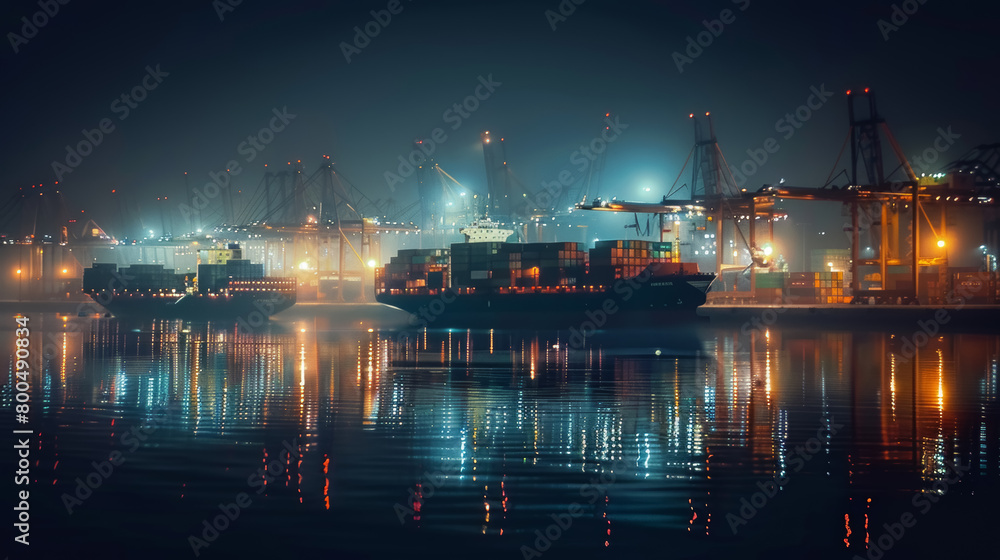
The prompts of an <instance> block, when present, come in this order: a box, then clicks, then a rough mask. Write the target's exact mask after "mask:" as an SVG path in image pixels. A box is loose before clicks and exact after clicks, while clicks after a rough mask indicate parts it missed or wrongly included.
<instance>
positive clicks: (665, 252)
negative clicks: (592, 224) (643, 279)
mask: <svg viewBox="0 0 1000 560" xmlns="http://www.w3.org/2000/svg"><path fill="white" fill-rule="evenodd" d="M671 250H672V245H671V243H670V242H660V241H643V240H639V239H624V240H622V239H619V240H615V241H598V242H597V243H596V245H595V246H594V248H593V249H591V250H590V278H591V281H592V282H594V283H598V284H604V285H610V284H611V283H612V282H614V281H615V280H616V279H619V278H632V277H634V276H638V275H639V274H641V273H642V271H643V270H644V269H645V268H646V266H648V265H649V264H651V263H653V264H656V265H658V266H659V268H658V269H657V273H658V274H671V273H673V272H677V271H678V270H673V268H675V267H669V266H667V265H670V264H674V263H673V253H672V252H671ZM686 264H688V269H690V270H688V269H685V272H697V271H698V270H697V265H695V264H694V263H686ZM677 268H679V267H677Z"/></svg>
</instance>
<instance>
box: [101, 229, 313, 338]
mask: <svg viewBox="0 0 1000 560" xmlns="http://www.w3.org/2000/svg"><path fill="white" fill-rule="evenodd" d="M203 254H204V255H205V257H206V258H204V259H203V258H202V255H203ZM297 286H298V283H297V280H296V279H295V278H279V277H268V276H264V265H263V264H255V263H252V262H250V261H249V260H247V259H243V258H242V250H241V249H240V246H239V245H238V244H236V243H231V244H229V245H228V247H227V248H225V249H204V250H202V251H199V253H198V274H197V276H195V277H191V275H190V274H182V273H176V272H174V270H173V269H164V268H163V265H159V264H133V265H131V266H128V267H124V268H122V269H120V270H119V269H118V267H117V265H115V264H113V263H94V264H93V266H92V267H91V268H89V269H86V270H84V272H83V291H84V293H86V294H88V295H89V296H90V297H91V298H93V299H94V301H96V302H97V303H99V304H101V305H102V306H104V307H105V308H106V309H107V310H108V311H110V312H111V313H112V314H113V315H115V316H116V317H130V318H162V319H189V320H205V321H209V320H212V321H214V320H227V319H237V318H243V319H245V320H247V321H249V322H251V323H252V322H253V320H254V318H261V319H266V318H267V317H270V316H271V315H273V314H275V313H278V312H279V311H283V310H285V309H288V308H289V307H291V306H292V305H294V304H295V296H296V291H297Z"/></svg>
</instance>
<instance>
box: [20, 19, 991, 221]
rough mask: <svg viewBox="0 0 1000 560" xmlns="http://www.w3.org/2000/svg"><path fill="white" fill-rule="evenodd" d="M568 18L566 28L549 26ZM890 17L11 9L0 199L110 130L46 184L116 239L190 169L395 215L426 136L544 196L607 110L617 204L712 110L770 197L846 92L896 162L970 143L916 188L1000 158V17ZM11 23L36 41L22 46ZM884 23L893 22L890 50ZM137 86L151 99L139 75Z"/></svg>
mask: <svg viewBox="0 0 1000 560" xmlns="http://www.w3.org/2000/svg"><path fill="white" fill-rule="evenodd" d="M43 3H44V0H43ZM52 3H53V4H56V2H55V0H52ZM95 4H97V5H96V6H95ZM390 4H392V5H393V7H395V8H396V10H397V11H398V13H396V14H390V15H391V21H389V22H388V24H387V25H385V26H381V25H375V24H372V27H370V28H376V27H377V28H378V35H377V36H375V37H374V38H371V39H370V42H369V44H367V46H364V47H363V48H361V49H359V50H360V52H357V51H353V52H352V53H350V62H348V61H347V60H346V57H345V54H344V52H343V49H344V47H343V46H342V44H344V43H347V44H350V43H352V42H353V41H354V40H355V35H356V32H355V29H354V28H355V26H358V27H362V28H363V27H364V26H365V25H366V24H368V23H369V22H370V21H372V20H373V19H374V18H373V16H372V14H371V13H370V12H371V11H372V10H376V11H382V10H386V9H387V7H389V6H390ZM560 6H562V8H561V9H562V11H563V12H564V13H568V15H565V16H559V17H555V16H554V15H553V14H558V13H559V11H560ZM222 7H224V9H223V8H222ZM895 7H896V11H897V15H896V22H897V23H899V22H900V20H901V14H904V13H905V12H904V11H903V9H904V8H905V9H907V10H909V11H913V9H914V7H916V8H917V9H916V12H915V13H912V14H910V15H907V16H906V17H907V21H905V22H902V25H899V26H898V27H890V26H889V24H892V22H893V20H892V18H893V12H894V4H893V2H889V1H876V2H868V1H866V2H853V1H847V2H822V3H813V2H810V3H804V2H781V3H774V2H769V3H765V2H763V1H760V0H735V1H731V0H715V1H699V2H679V1H671V2H665V1H664V2H598V1H596V0H587V1H586V2H583V3H581V4H580V5H576V4H573V3H571V2H570V1H569V0H565V1H564V2H562V4H561V5H560V2H558V1H556V0H551V1H543V2H531V3H527V2H483V3H478V2H477V3H473V2H429V1H421V0H416V1H413V2H410V1H407V0H402V2H401V3H399V5H398V7H396V6H395V4H393V3H390V2H387V1H385V2H384V1H370V2H332V3H330V2H308V1H306V2H295V1H291V2H280V3H279V2H260V1H252V0H243V1H242V2H241V3H239V4H238V5H236V6H231V5H230V3H229V2H226V0H221V1H218V2H215V3H213V2H211V1H209V0H203V1H200V2H179V1H170V2H162V1H160V2H156V1H153V2H100V3H94V2H83V1H82V0H75V1H69V2H68V3H67V4H66V5H58V13H56V14H55V15H54V16H50V17H47V18H43V17H42V16H34V14H36V12H41V11H42V8H40V7H39V3H38V2H37V1H34V2H32V1H14V2H6V3H4V6H3V8H2V15H3V17H2V21H3V27H4V33H5V34H6V39H7V40H6V43H7V44H6V45H5V46H4V47H3V48H2V49H0V51H2V52H3V55H2V64H3V68H4V76H5V79H4V85H5V87H4V88H3V93H2V96H3V105H4V112H5V115H6V118H5V125H6V126H5V133H6V138H7V140H6V141H5V142H4V145H5V147H6V149H5V150H3V152H2V155H0V158H2V168H3V169H4V173H3V189H4V199H6V198H7V196H8V195H9V193H10V192H11V191H13V190H16V189H18V188H30V187H31V185H34V184H44V185H45V187H46V188H47V187H50V186H52V184H53V183H54V182H55V180H56V178H57V177H56V173H57V171H55V170H54V169H53V162H54V161H58V162H61V163H65V162H66V158H67V152H66V146H67V145H71V146H76V145H77V144H78V143H79V142H81V141H82V140H84V134H83V132H82V131H83V130H84V129H87V130H91V129H96V128H98V127H99V126H100V123H101V121H102V119H109V120H108V121H105V124H108V123H110V124H111V125H113V126H114V128H113V130H111V131H110V132H108V133H105V134H104V135H103V139H102V140H101V143H100V144H99V145H97V146H96V147H95V148H94V150H93V153H91V154H90V155H88V156H86V157H83V158H81V160H80V161H79V164H78V165H77V166H76V167H74V168H72V171H71V172H69V173H63V178H62V180H61V181H60V184H59V188H60V189H61V190H62V192H63V194H64V195H66V197H67V199H68V202H69V204H70V205H71V206H72V207H73V208H75V209H77V211H78V210H79V209H83V210H85V211H86V215H88V216H90V217H94V218H95V219H97V221H98V222H99V223H100V222H101V220H102V219H107V220H112V219H113V218H112V216H113V215H114V214H113V212H112V211H111V208H112V207H113V203H111V202H110V200H111V198H110V197H111V196H112V195H111V190H112V189H116V191H118V192H119V193H126V196H130V197H132V198H133V200H134V201H135V202H136V203H137V204H138V206H139V209H140V211H141V215H148V216H151V215H152V213H153V212H154V207H155V199H156V197H157V196H169V197H173V198H174V199H177V200H178V202H180V200H181V198H182V197H183V196H184V178H183V173H184V172H185V171H187V172H189V173H190V184H191V186H192V187H194V186H199V185H203V184H204V183H205V182H207V181H208V180H209V175H208V174H209V173H210V172H212V171H216V172H218V171H222V170H223V169H225V167H226V165H227V162H229V161H230V160H236V161H238V162H239V163H240V164H241V165H242V172H241V173H240V174H239V175H238V176H236V177H235V178H234V184H235V185H237V186H238V187H239V188H242V189H244V190H245V191H248V192H249V191H253V190H254V189H255V188H256V187H257V185H258V184H259V182H260V180H261V176H262V173H263V171H264V167H263V165H264V164H265V163H268V164H270V165H271V166H272V167H270V168H269V169H275V168H276V167H280V166H285V165H286V162H287V161H294V160H297V159H301V160H302V161H303V163H304V164H305V165H306V171H307V173H311V172H312V171H314V170H315V169H316V167H317V166H318V165H319V163H320V160H321V158H322V156H323V155H325V154H327V155H330V156H331V158H332V160H333V161H335V162H336V163H337V164H338V169H339V170H340V171H341V172H343V173H344V175H345V176H347V177H348V178H349V179H350V180H351V182H353V183H354V184H355V185H357V186H358V187H360V188H361V189H363V190H364V191H365V192H366V193H368V195H369V196H370V197H371V198H372V199H375V200H385V199H387V198H392V199H393V200H394V201H395V202H396V203H397V204H398V205H399V206H405V205H407V204H409V203H411V202H413V201H415V200H416V199H417V194H416V186H415V180H414V178H413V177H410V178H409V179H408V180H406V181H405V182H404V183H403V184H401V185H397V187H396V189H395V191H390V189H389V188H388V187H387V184H386V179H385V176H384V174H385V172H386V171H394V170H395V169H396V167H397V165H398V160H397V158H398V156H400V155H405V154H408V153H409V152H410V150H411V142H412V141H413V140H414V139H415V138H417V137H426V136H428V135H430V134H431V132H432V131H433V130H434V129H435V128H439V127H440V128H443V129H444V130H445V132H446V133H447V140H446V141H445V142H444V143H443V144H442V145H441V146H440V147H439V148H438V149H437V150H436V152H435V154H434V158H435V160H436V161H437V162H438V163H439V164H440V165H441V166H442V167H443V168H444V169H445V170H447V171H448V172H449V173H451V174H452V175H453V176H454V177H455V178H456V179H458V180H459V181H460V182H462V183H463V184H466V185H468V186H469V187H470V188H473V189H475V188H477V187H478V188H482V186H483V184H484V182H485V178H484V168H483V157H482V150H481V147H480V144H479V135H480V133H481V132H482V131H484V130H491V131H493V132H494V133H495V134H499V135H501V136H503V137H504V138H505V144H506V147H507V157H508V161H509V164H510V167H511V169H512V170H513V172H514V173H515V174H516V175H517V176H518V177H519V178H520V179H521V180H522V181H523V182H524V184H525V185H527V186H528V187H529V188H533V189H540V185H541V183H542V181H551V180H553V179H555V178H556V176H558V174H559V172H560V171H562V170H566V169H569V170H573V169H574V168H575V165H574V164H572V163H571V161H570V158H571V154H572V153H573V152H574V151H575V150H577V149H579V147H580V145H581V144H583V143H586V142H589V141H590V139H592V138H594V137H595V135H596V134H597V133H598V132H599V131H600V129H601V127H602V117H603V115H604V113H605V112H608V111H611V112H613V113H615V114H617V115H618V116H619V119H620V122H621V123H624V124H626V125H627V127H628V128H627V129H625V130H623V132H622V134H621V136H620V138H619V139H618V140H617V141H616V142H615V143H614V144H613V145H612V146H611V149H610V151H609V152H608V162H607V165H608V167H607V172H606V175H605V177H604V180H603V183H602V186H601V192H600V194H601V195H604V196H606V197H610V196H618V197H619V198H623V199H645V200H658V199H659V198H660V197H661V196H662V195H663V194H665V193H666V192H667V190H668V189H669V187H670V185H671V184H672V183H673V182H674V179H675V178H676V176H677V173H678V172H679V170H680V168H681V165H682V164H683V162H684V158H685V157H686V156H687V153H688V151H689V149H690V147H691V145H692V142H693V134H692V129H691V123H690V121H689V120H688V118H687V115H688V113H690V112H697V113H703V112H704V111H711V112H712V115H713V117H714V119H715V127H716V132H717V134H718V137H719V142H720V145H721V147H722V149H723V151H724V153H725V154H726V157H727V160H728V161H729V163H730V165H732V166H734V167H737V166H739V165H740V163H742V162H743V161H745V160H746V159H747V158H748V156H747V150H748V149H751V150H752V149H756V148H759V147H761V145H762V144H763V143H764V141H765V140H766V139H768V138H772V137H773V138H775V139H776V140H777V141H778V143H779V145H780V150H779V151H778V152H777V153H775V154H772V155H769V157H768V160H767V162H766V163H765V164H763V165H761V166H760V169H759V170H758V171H757V172H756V173H755V174H754V175H753V176H751V177H749V178H748V179H747V182H746V185H745V186H748V187H752V188H757V187H759V186H760V185H761V184H764V183H772V182H777V181H778V180H779V179H781V178H784V179H785V180H786V182H787V183H789V184H793V185H801V186H819V185H821V184H822V183H823V182H824V181H825V180H826V177H827V176H828V175H829V173H830V171H831V169H833V165H834V160H835V159H836V156H837V152H838V151H839V149H840V146H841V143H842V142H843V140H844V138H845V136H846V134H847V115H846V101H845V96H844V90H846V89H848V88H863V87H871V88H873V89H874V90H875V91H876V92H877V93H878V101H879V105H880V109H881V112H882V113H883V116H884V117H885V118H886V119H887V121H888V122H889V125H890V126H891V128H892V130H893V131H894V133H895V135H896V137H897V139H898V140H899V142H900V144H901V145H902V147H903V150H904V152H905V153H906V154H907V155H916V154H919V153H920V152H922V151H923V150H924V149H926V148H928V147H930V146H932V145H933V143H934V141H935V139H936V138H937V136H938V134H939V132H938V131H939V129H943V130H948V128H949V127H950V130H951V132H952V133H953V134H955V135H959V136H958V138H957V139H955V141H954V144H953V145H950V146H949V147H948V149H947V151H946V152H945V153H943V154H942V155H941V157H940V159H939V160H938V162H937V163H936V164H935V165H932V166H928V167H927V168H926V169H925V171H928V172H930V171H935V170H937V168H938V167H940V166H941V165H942V164H944V163H947V162H949V161H951V160H953V159H957V158H958V157H959V156H961V155H962V154H963V153H964V152H966V151H968V150H969V149H970V148H972V147H973V146H975V145H978V144H982V143H991V142H997V141H1000V134H998V132H997V129H998V127H997V125H998V120H1000V116H998V113H997V111H996V103H995V100H996V93H995V89H994V88H995V86H996V83H995V82H996V70H997V61H998V56H997V55H998V49H997V46H996V45H997V42H996V38H995V35H996V29H997V24H998V23H1000V18H998V14H1000V10H998V8H997V6H996V5H995V4H992V3H991V4H989V5H987V4H986V3H983V2H969V3H962V2H944V1H941V0H926V2H925V3H924V4H920V3H919V2H917V1H916V0H910V2H896V3H895ZM49 9H50V10H52V9H53V8H51V7H50V8H49ZM570 9H572V10H573V12H572V13H569V11H570ZM400 10H401V11H400ZM547 10H551V13H550V14H548V15H547V14H546V11H547ZM724 10H728V12H723V11H724ZM220 11H221V17H220ZM384 15H385V14H383V15H382V17H383V18H384ZM22 17H27V18H28V19H29V20H31V19H32V18H33V17H35V20H36V22H37V21H43V20H44V19H48V21H47V22H44V23H45V24H44V25H43V26H41V27H40V28H38V29H37V31H36V32H35V33H34V35H33V36H32V37H30V38H28V35H31V34H32V33H31V31H32V30H31V29H30V28H29V29H28V30H27V33H23V30H22V27H23V26H24V23H23V21H22V19H21V18H22ZM720 19H728V20H729V21H730V23H722V24H721V29H720V27H719V26H717V25H716V24H713V23H712V22H711V21H709V26H710V27H715V28H716V30H717V31H721V32H720V33H719V34H718V36H714V35H713V36H712V37H711V43H710V44H709V45H708V46H707V47H702V48H701V52H700V54H698V53H697V51H694V52H695V54H697V56H694V57H691V58H690V60H689V61H681V62H680V64H681V68H680V69H679V68H678V64H679V62H678V61H679V60H680V59H679V58H678V56H675V55H674V53H680V54H685V49H687V48H688V38H689V37H690V38H692V40H694V38H696V37H697V35H698V34H699V32H702V31H706V26H705V24H704V23H703V21H705V20H720ZM879 20H884V21H885V22H888V24H885V25H883V26H882V28H881V29H880V25H879ZM553 26H554V27H555V29H553ZM22 33H23V34H22ZM13 34H17V35H19V36H21V37H22V38H23V39H22V38H18V37H15V36H14V35H13ZM705 37H707V35H703V39H704V38H705ZM12 42H13V43H16V47H15V46H13V45H12ZM15 48H16V49H17V52H16V53H15V52H14V50H15ZM688 54H690V52H689V53H687V54H685V56H687V55H688ZM147 67H148V68H151V69H153V70H154V71H155V70H156V69H157V68H158V69H159V70H160V72H161V74H160V75H159V78H157V79H155V80H154V79H153V78H147V77H146V76H147V74H148V70H147ZM490 76H492V80H493V81H494V82H498V83H499V84H500V85H495V86H493V87H494V91H493V92H492V93H490V94H489V96H488V98H486V99H484V100H482V101H481V102H480V103H479V107H478V108H477V109H476V110H475V111H473V112H471V113H469V115H468V118H462V120H461V125H460V126H458V128H457V129H453V126H454V125H455V124H456V119H455V116H454V114H453V113H452V114H451V116H450V119H449V116H448V114H446V111H447V110H449V109H450V108H451V107H452V106H453V105H454V104H455V103H456V102H461V101H462V100H463V99H465V98H466V97H467V96H469V95H473V94H474V93H475V91H476V88H477V86H478V85H479V84H480V77H482V78H483V79H484V80H485V79H488V78H489V77H490ZM144 79H146V83H147V84H151V85H155V87H154V88H150V89H149V90H147V91H144V92H141V93H144V94H145V98H144V99H143V100H142V101H140V102H133V104H134V107H128V105H127V104H126V103H124V102H123V101H122V100H121V96H122V94H125V93H128V92H130V91H132V90H133V88H135V87H136V86H139V85H140V84H142V83H143V80H144ZM812 88H815V89H816V91H819V90H821V88H825V90H826V91H828V92H831V93H832V95H831V96H830V97H829V98H828V99H826V100H825V101H824V102H822V103H820V102H819V101H818V100H816V99H815V98H814V99H813V103H814V106H815V105H819V108H817V109H815V110H814V111H810V112H811V116H810V118H809V119H808V120H806V121H805V122H803V123H801V128H796V129H790V128H787V125H786V126H785V127H784V128H781V123H779V121H780V120H781V119H782V118H783V117H784V116H785V115H786V114H788V113H794V112H795V111H796V109H797V108H799V106H801V105H803V104H805V103H807V101H808V100H809V97H810V95H812V91H813V90H812ZM484 91H485V90H483V89H480V92H484ZM285 108H287V113H289V114H292V115H294V118H292V119H291V120H290V121H289V122H288V123H287V126H285V128H284V129H283V130H281V131H280V132H277V133H275V135H274V140H273V142H271V143H270V144H267V145H266V146H264V147H263V150H260V151H258V153H256V155H255V157H254V159H253V161H250V162H248V161H247V160H248V157H249V156H248V154H249V152H248V151H246V149H245V146H244V151H241V149H240V144H241V143H242V142H244V141H246V139H247V136H248V135H251V134H257V133H258V131H259V130H260V129H261V128H263V127H267V126H268V125H269V123H271V122H272V117H274V115H275V113H274V112H273V111H274V110H278V111H279V112H280V111H281V110H283V109H285ZM126 109H127V112H126ZM123 117H124V118H123ZM790 130H793V132H792V134H788V131H790ZM255 151H256V150H255ZM844 167H845V163H843V162H842V163H841V164H840V165H839V166H838V168H837V171H839V170H840V169H842V168H844ZM886 168H887V171H890V170H892V169H894V168H895V164H893V163H887V165H886ZM894 178H896V179H902V176H901V175H899V174H897V175H896V176H895V177H894ZM687 180H688V178H687V177H685V178H683V179H682V180H681V182H686V181H687ZM840 184H843V181H840ZM646 187H650V191H649V192H646V191H645V188H646ZM814 211H815V212H817V213H827V212H829V213H830V214H831V215H832V216H831V220H832V222H831V223H834V222H836V224H839V223H840V222H841V221H842V219H841V218H840V216H839V208H831V207H825V209H824V210H807V212H814ZM796 218H798V217H796ZM822 220H823V218H821V217H819V216H802V217H801V220H800V221H802V222H809V223H816V222H820V221H822ZM175 233H179V232H175ZM119 235H120V234H119Z"/></svg>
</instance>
